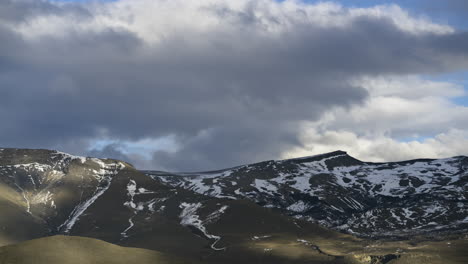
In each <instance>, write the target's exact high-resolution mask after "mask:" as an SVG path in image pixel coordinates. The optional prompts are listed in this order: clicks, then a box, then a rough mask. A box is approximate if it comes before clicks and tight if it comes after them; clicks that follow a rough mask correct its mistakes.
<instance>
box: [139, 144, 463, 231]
mask: <svg viewBox="0 0 468 264" xmlns="http://www.w3.org/2000/svg"><path fill="white" fill-rule="evenodd" d="M146 173H147V174H148V175H149V176H152V177H153V178H155V179H159V180H160V181H161V182H162V183H164V184H168V185H171V186H174V187H181V188H185V189H187V190H191V191H193V192H196V193H199V194H203V195H206V196H210V197H217V198H227V199H236V200H237V199H248V200H251V201H253V202H255V203H257V204H259V205H262V206H264V207H268V208H274V209H276V210H278V211H281V212H282V213H284V214H286V215H289V216H293V217H294V218H298V219H303V220H307V221H310V222H313V223H318V224H320V225H323V226H326V227H330V228H333V229H336V230H340V231H344V232H348V233H352V234H358V235H360V236H372V237H385V236H397V237H401V236H408V235H414V234H434V233H436V232H437V233H441V232H448V233H450V232H458V231H461V230H466V229H467V228H468V203H467V200H468V157H453V158H449V159H441V160H411V161H404V162H392V163H369V162H362V161H359V160H357V159H354V158H353V157H351V156H349V155H347V154H346V153H345V152H342V151H337V152H332V153H328V154H323V155H318V156H314V157H307V158H300V159H291V160H280V161H266V162H261V163H257V164H252V165H245V166H240V167H236V168H232V169H228V170H222V171H216V172H206V173H183V174H168V173H164V172H146Z"/></svg>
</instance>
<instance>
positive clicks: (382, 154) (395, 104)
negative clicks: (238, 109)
mask: <svg viewBox="0 0 468 264" xmlns="http://www.w3.org/2000/svg"><path fill="white" fill-rule="evenodd" d="M355 82H358V83H360V84H361V85H362V87H365V88H366V89H367V90H368V91H369V94H370V96H369V98H368V99H367V100H366V103H364V104H361V105H356V106H353V107H352V108H351V109H348V110H343V109H334V110H331V111H328V112H327V113H326V114H325V115H324V116H323V117H322V118H321V119H320V120H318V121H314V122H304V123H303V126H302V129H301V136H300V141H301V144H300V146H299V147H296V148H292V149H289V150H287V151H285V152H284V153H283V155H282V157H285V158H289V157H293V156H302V155H312V154H318V153H321V152H328V151H332V150H336V149H342V150H346V151H348V152H349V154H351V155H353V156H355V157H356V158H359V159H362V160H365V161H379V162H380V161H399V160H405V159H416V158H446V157H450V156H455V155H467V151H466V148H467V147H468V118H467V116H468V107H466V106H460V105H457V104H455V103H453V102H452V100H451V98H452V97H457V96H463V95H465V91H464V89H463V87H462V86H460V85H457V84H454V83H448V82H442V81H430V80H427V79H424V78H421V77H416V76H386V77H364V78H360V79H359V80H355Z"/></svg>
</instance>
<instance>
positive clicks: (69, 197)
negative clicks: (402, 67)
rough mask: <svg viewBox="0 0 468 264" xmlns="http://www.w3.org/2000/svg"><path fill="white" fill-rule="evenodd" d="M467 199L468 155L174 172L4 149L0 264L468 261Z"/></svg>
mask: <svg viewBox="0 0 468 264" xmlns="http://www.w3.org/2000/svg"><path fill="white" fill-rule="evenodd" d="M467 198H468V157H465V156H458V157H452V158H447V159H438V160H432V159H419V160H410V161H403V162H391V163H370V162H363V161H360V160H357V159H355V158H353V157H351V156H349V155H348V154H347V153H346V152H343V151H336V152H331V153H326V154H323V155H317V156H311V157H304V158H297V159H289V160H272V161H265V162H260V163H255V164H249V165H243V166H238V167H234V168H229V169H224V170H218V171H210V172H196V173H174V172H163V171H140V170H137V169H136V168H134V167H133V166H132V165H131V164H129V163H127V162H124V161H119V160H113V159H97V158H89V157H78V156H73V155H69V154H66V153H62V152H58V151H53V150H39V149H36V150H33V149H1V150H0V246H2V247H0V263H32V262H31V259H32V258H37V259H36V260H37V262H36V263H78V262H76V259H81V260H82V259H83V257H84V256H90V257H91V258H92V259H89V260H88V262H89V263H128V262H130V261H139V262H140V263H239V262H245V263H369V264H370V263H382V264H383V263H423V262H424V263H468V253H467V252H466V250H465V248H466V247H467V246H468V236H467V234H468V232H467V230H468V203H467ZM87 245H95V246H87ZM54 248H61V250H59V251H54ZM72 249H74V250H75V249H76V252H78V253H76V257H73V254H72V253H70V252H69V251H70V250H72ZM51 251H53V252H55V253H54V254H50V252H51ZM44 252H48V253H47V254H46V253H44ZM110 252H118V253H110ZM44 254H46V255H45V256H44ZM121 256H133V258H132V259H131V260H130V259H125V257H121ZM28 261H29V262H28ZM41 261H42V262H41ZM73 261H75V262H73ZM82 261H83V260H82ZM119 261H120V262H119ZM81 263H83V262H81Z"/></svg>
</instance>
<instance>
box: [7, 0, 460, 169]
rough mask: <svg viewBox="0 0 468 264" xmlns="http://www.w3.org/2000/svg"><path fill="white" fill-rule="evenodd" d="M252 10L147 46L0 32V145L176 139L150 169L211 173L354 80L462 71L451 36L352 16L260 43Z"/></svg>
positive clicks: (256, 154) (264, 153)
mask: <svg viewBox="0 0 468 264" xmlns="http://www.w3.org/2000/svg"><path fill="white" fill-rule="evenodd" d="M8 3H10V5H13V6H14V5H15V3H18V2H16V1H13V2H8ZM20 3H21V5H20V6H16V7H15V8H17V9H18V8H19V7H22V5H26V3H30V4H31V5H32V7H25V8H26V10H34V11H31V12H29V13H28V12H26V15H24V16H25V18H24V19H26V18H27V16H31V15H38V14H40V13H41V12H57V11H55V9H54V8H53V7H49V5H51V4H47V3H44V4H45V5H46V7H44V9H41V8H36V7H35V4H33V2H25V1H21V2H20ZM28 8H29V9H28ZM31 8H32V9H31ZM64 8H65V7H63V6H61V7H60V10H62V11H63V9H64ZM72 8H77V7H76V6H75V5H73V6H72ZM43 10H44V11H43ZM50 10H52V11H50ZM62 11H61V12H62ZM223 12H227V11H226V10H224V11H223ZM251 12H252V10H246V11H245V12H244V13H242V12H241V13H236V14H233V15H230V16H231V18H232V19H233V20H232V21H234V22H231V23H234V24H235V25H236V27H235V29H234V30H228V31H223V30H219V31H216V32H205V33H197V34H195V33H194V32H190V31H187V32H182V33H180V32H179V33H177V34H172V35H168V36H166V38H164V39H163V40H162V41H161V42H160V43H158V44H157V45H147V43H145V41H144V40H142V39H140V38H139V37H138V36H137V35H135V34H134V33H132V32H129V31H125V30H124V29H121V28H109V29H107V30H105V31H99V32H97V33H96V32H93V31H77V32H74V33H73V34H67V35H66V36H65V37H64V36H46V37H41V38H38V39H37V40H34V41H30V40H27V39H25V38H24V37H22V36H20V35H18V34H17V33H15V32H14V31H13V30H12V29H11V28H10V29H8V28H7V27H3V28H2V27H0V34H1V35H0V39H2V43H6V44H5V45H3V44H2V45H1V46H0V54H1V57H0V70H1V73H0V86H1V87H2V88H1V91H0V93H1V96H0V118H1V120H2V123H3V124H5V125H2V128H1V129H0V139H1V141H0V144H1V145H3V146H11V147H47V148H50V147H54V148H62V149H63V148H65V146H67V144H68V145H70V142H85V141H86V140H92V139H93V138H99V137H102V136H105V137H109V138H117V139H119V140H138V139H142V138H158V137H162V136H167V135H175V138H176V139H178V144H179V145H180V148H179V150H178V151H176V152H162V151H160V152H157V153H155V154H154V163H153V164H154V168H166V169H173V170H203V169H216V168H222V167H227V166H233V165H238V164H242V163H245V162H252V161H258V160H263V159H271V158H275V157H277V155H278V154H279V153H280V152H281V151H282V150H284V149H285V148H287V147H292V146H297V145H298V144H300V143H299V142H298V139H297V131H298V127H297V126H298V122H299V121H302V120H316V119H317V118H318V117H319V116H320V115H321V114H322V113H323V112H324V111H326V110H328V109H330V108H331V107H334V106H341V107H349V106H351V105H353V104H359V103H361V102H363V100H365V99H366V97H367V92H366V91H365V90H364V89H362V88H360V87H354V86H351V85H350V84H349V82H348V81H349V79H350V78H352V77H354V76H360V75H367V74H371V75H378V74H386V73H396V74H398V73H404V74H408V73H437V72H444V71H450V70H453V69H458V68H460V67H466V66H467V63H466V62H467V56H468V50H467V48H466V46H463V45H462V44H463V43H466V41H467V36H466V34H465V33H462V32H456V33H453V34H449V35H434V34H420V35H415V34H410V33H408V32H404V31H402V30H400V29H398V28H397V27H396V26H395V25H394V24H393V23H392V22H391V21H389V20H386V19H377V18H360V19H355V20H353V21H352V23H350V24H349V25H348V26H347V27H322V26H317V25H313V24H310V23H308V24H305V23H302V24H301V23H298V24H297V25H296V26H295V27H294V28H292V29H291V30H288V31H286V32H284V33H281V34H279V35H269V36H266V35H264V34H259V33H258V27H259V26H258V23H259V21H258V20H256V19H255V17H254V16H252V14H251ZM83 13H84V14H86V13H89V12H83ZM0 14H1V15H2V16H7V15H4V14H3V13H0ZM86 17H87V18H86ZM7 19H11V18H7ZM83 19H91V17H89V16H84V18H83ZM272 19H274V18H272ZM195 40H196V41H195ZM4 41H5V42H4ZM455 42H456V43H459V44H456V43H455ZM72 145H73V146H74V147H73V148H74V149H76V150H77V151H83V149H79V148H77V145H76V144H72ZM72 150H73V149H72ZM103 153H107V154H112V156H114V157H121V158H124V159H126V157H128V156H125V155H124V154H122V153H120V152H119V149H118V148H116V147H115V146H109V148H107V149H104V150H103V152H100V153H97V152H94V154H96V155H102V154H103ZM91 154H93V153H91ZM119 155H120V156H119ZM130 159H131V157H130ZM130 162H132V161H131V160H130Z"/></svg>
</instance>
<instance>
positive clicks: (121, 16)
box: [10, 0, 454, 43]
mask: <svg viewBox="0 0 468 264" xmlns="http://www.w3.org/2000/svg"><path fill="white" fill-rule="evenodd" d="M60 5H61V6H66V5H67V4H64V3H62V4H60ZM73 5H78V6H80V7H81V8H82V9H84V10H86V11H87V12H89V13H90V14H91V15H89V16H86V15H85V16H79V15H70V13H64V14H56V13H52V14H43V15H38V16H33V17H31V18H30V19H27V20H25V21H19V23H18V22H15V23H12V24H10V26H12V27H13V28H14V29H15V30H16V31H17V32H19V33H21V34H22V35H23V36H24V37H26V38H28V39H35V38H38V37H42V36H59V37H64V36H66V35H69V34H71V35H73V34H76V32H80V31H87V32H102V31H107V30H128V31H129V32H133V33H136V34H137V35H138V36H139V37H140V38H141V39H143V40H146V41H147V42H148V43H158V42H160V41H162V40H164V39H166V38H170V37H173V36H174V35H178V34H180V33H187V32H190V33H191V34H193V36H196V35H197V34H201V35H202V34H204V33H207V32H209V33H213V32H219V33H222V34H226V33H227V32H230V33H235V32H237V31H239V30H241V31H245V30H249V31H252V32H255V33H256V34H267V35H271V34H275V33H281V32H285V31H288V30H291V29H292V28H294V27H297V26H301V25H314V26H316V27H325V28H334V27H339V28H344V27H348V26H349V25H351V24H352V22H353V21H356V20H358V19H362V18H374V19H383V20H388V21H390V22H391V23H393V24H394V25H395V26H396V27H397V28H399V29H400V30H402V31H405V32H408V33H412V34H427V33H430V34H449V33H453V32H454V29H453V28H452V27H450V26H448V25H443V24H437V23H434V22H432V21H431V20H430V19H429V18H426V17H415V16H412V15H411V14H409V13H408V11H406V10H404V9H402V8H401V7H399V6H397V5H381V6H375V7H369V8H348V7H343V6H341V5H339V4H337V3H334V2H319V3H316V4H310V3H305V2H302V1H297V0H286V1H281V2H278V1H274V0H236V1H229V0H172V1H165V0H120V1H115V2H100V3H99V2H94V3H86V4H76V3H75V4H73ZM247 20H255V22H256V23H255V27H252V24H250V23H249V24H248V27H246V26H245V24H244V22H245V21H247ZM188 37H190V36H188ZM201 40H202V39H200V41H201ZM190 41H194V39H190Z"/></svg>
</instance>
